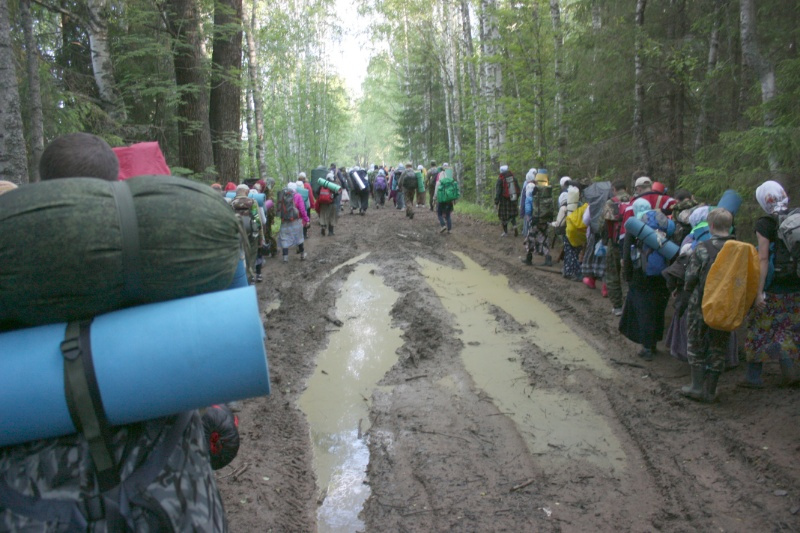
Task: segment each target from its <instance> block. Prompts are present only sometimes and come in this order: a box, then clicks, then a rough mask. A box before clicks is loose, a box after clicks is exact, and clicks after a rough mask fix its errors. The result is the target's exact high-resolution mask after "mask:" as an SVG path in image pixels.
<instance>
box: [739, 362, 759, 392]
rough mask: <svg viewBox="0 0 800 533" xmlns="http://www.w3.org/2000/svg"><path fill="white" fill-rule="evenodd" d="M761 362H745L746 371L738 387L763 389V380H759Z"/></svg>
mask: <svg viewBox="0 0 800 533" xmlns="http://www.w3.org/2000/svg"><path fill="white" fill-rule="evenodd" d="M762 367H763V365H762V364H761V363H747V372H746V373H745V375H744V381H742V382H741V383H739V386H740V387H744V388H745V389H763V388H764V382H763V381H761V369H762Z"/></svg>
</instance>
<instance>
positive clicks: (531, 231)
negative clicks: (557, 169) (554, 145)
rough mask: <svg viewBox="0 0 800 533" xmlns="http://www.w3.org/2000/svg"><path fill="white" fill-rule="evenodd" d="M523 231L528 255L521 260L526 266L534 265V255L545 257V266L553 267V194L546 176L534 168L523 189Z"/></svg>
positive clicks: (530, 171) (529, 172)
mask: <svg viewBox="0 0 800 533" xmlns="http://www.w3.org/2000/svg"><path fill="white" fill-rule="evenodd" d="M522 191H523V192H522V194H523V196H524V199H523V206H522V212H523V220H524V223H523V229H522V235H523V237H525V250H526V252H527V255H526V256H525V257H524V258H522V259H521V261H522V263H523V264H525V265H528V266H530V265H533V254H534V253H535V254H537V255H543V256H544V265H543V266H552V265H553V258H552V257H551V256H550V247H549V246H548V243H547V228H548V227H549V223H550V222H551V221H552V220H553V192H552V188H551V187H550V184H549V182H548V180H547V175H546V174H540V173H537V172H536V169H535V168H532V169H530V170H529V171H528V173H527V174H526V175H525V185H524V186H523V189H522Z"/></svg>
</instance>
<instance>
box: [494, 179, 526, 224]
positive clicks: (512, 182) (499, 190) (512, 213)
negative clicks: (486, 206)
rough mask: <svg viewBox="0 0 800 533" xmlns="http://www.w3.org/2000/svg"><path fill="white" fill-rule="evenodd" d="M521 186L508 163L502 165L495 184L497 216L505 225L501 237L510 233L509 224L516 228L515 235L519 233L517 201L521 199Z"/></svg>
mask: <svg viewBox="0 0 800 533" xmlns="http://www.w3.org/2000/svg"><path fill="white" fill-rule="evenodd" d="M519 195H520V186H519V182H518V181H517V178H516V177H515V176H514V173H513V172H511V171H510V170H508V165H502V166H501V167H500V175H499V176H497V181H496V182H495V185H494V206H495V209H497V217H498V218H499V219H500V224H502V226H503V233H502V234H501V235H500V236H501V237H505V236H507V235H508V225H509V224H511V226H512V227H513V228H514V237H516V236H517V235H518V234H519V230H518V229H517V210H518V207H517V202H518V201H519Z"/></svg>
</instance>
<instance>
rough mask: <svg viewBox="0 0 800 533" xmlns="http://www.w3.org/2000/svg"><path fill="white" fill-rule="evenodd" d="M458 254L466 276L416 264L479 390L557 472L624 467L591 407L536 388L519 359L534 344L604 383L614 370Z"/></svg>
mask: <svg viewBox="0 0 800 533" xmlns="http://www.w3.org/2000/svg"><path fill="white" fill-rule="evenodd" d="M456 255H457V256H458V257H459V258H460V259H461V261H462V262H463V263H464V266H465V268H464V269H463V270H456V269H452V268H449V267H445V266H443V265H440V264H437V263H434V262H431V261H428V260H425V259H417V261H418V263H419V264H420V265H421V266H422V274H423V276H424V277H425V278H426V280H427V281H428V283H429V284H430V285H431V286H432V287H433V289H434V291H435V292H436V294H437V295H438V296H439V298H440V299H441V301H442V303H443V305H444V307H445V308H446V309H447V310H448V311H449V312H451V313H452V314H453V315H454V316H455V321H456V324H455V327H456V328H457V329H458V330H460V331H461V335H460V338H461V340H462V342H463V343H464V349H463V351H462V358H463V361H464V366H465V368H466V369H467V371H468V372H469V373H470V375H471V376H472V378H473V380H474V381H475V383H476V385H477V386H478V387H480V388H481V389H482V390H483V391H485V392H486V393H487V394H489V395H490V396H491V398H492V401H493V403H494V404H495V405H496V406H497V408H498V409H499V410H500V412H501V413H503V414H504V415H506V416H508V417H509V418H511V419H512V420H513V421H514V423H515V424H516V426H517V428H518V431H519V432H520V434H521V435H522V436H523V438H524V439H525V440H526V443H527V445H528V449H529V450H530V452H531V453H532V454H534V455H543V456H547V461H546V463H547V464H549V465H552V467H553V468H558V466H559V465H564V464H566V463H567V462H568V461H574V460H576V459H577V460H585V461H588V462H590V463H592V464H594V465H596V466H597V467H599V468H602V469H604V470H609V471H613V470H616V469H618V468H621V467H622V466H624V464H625V463H624V461H625V455H624V452H623V451H622V448H621V444H620V442H619V440H618V439H617V438H616V437H615V435H614V433H613V432H612V430H611V428H610V427H609V426H608V424H607V423H606V421H605V420H604V419H603V418H602V417H601V416H600V415H599V414H598V413H596V412H595V410H594V409H593V407H592V406H591V405H590V404H589V403H588V402H587V401H586V400H585V399H583V398H582V397H580V396H579V395H577V394H566V393H562V392H556V391H549V390H543V389H539V388H537V387H536V385H537V384H536V383H530V381H529V380H530V378H529V376H528V375H527V374H526V372H525V371H524V370H523V368H522V366H521V363H520V361H519V355H518V354H519V353H524V351H525V350H530V349H531V345H536V346H537V347H538V348H539V351H540V352H542V353H551V354H553V356H554V357H555V358H556V361H557V363H558V364H562V365H567V364H568V365H570V366H573V365H574V366H576V367H583V368H588V369H591V371H592V372H593V373H596V374H598V375H601V376H610V375H611V374H612V370H611V369H610V368H608V367H607V366H606V365H605V362H604V361H603V360H602V359H601V357H600V355H599V354H598V353H597V352H596V351H594V349H593V348H591V347H590V346H589V345H588V344H586V343H585V342H584V341H583V340H581V339H580V338H576V337H577V336H576V335H574V333H572V332H571V331H570V330H569V328H568V327H567V326H566V324H564V323H563V322H562V321H561V319H560V318H559V317H558V316H557V315H556V314H555V313H553V312H552V311H550V309H549V308H548V307H547V306H546V305H545V304H544V303H542V302H540V301H539V300H538V299H536V298H535V297H533V296H531V295H529V294H524V293H518V292H515V291H514V290H512V289H511V288H510V287H509V286H508V280H507V279H506V278H505V277H503V276H495V275H492V274H491V273H489V272H488V271H486V270H484V269H483V268H481V267H480V265H478V264H477V263H475V262H474V261H472V260H471V259H469V258H468V257H466V256H465V255H463V254H459V253H456ZM504 313H505V314H507V315H508V316H510V317H511V319H508V318H507V317H506V316H504Z"/></svg>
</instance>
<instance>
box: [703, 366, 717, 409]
mask: <svg viewBox="0 0 800 533" xmlns="http://www.w3.org/2000/svg"><path fill="white" fill-rule="evenodd" d="M717 383H719V372H706V381H705V390H704V391H703V401H704V402H706V403H711V402H713V401H714V400H716V399H717Z"/></svg>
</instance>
